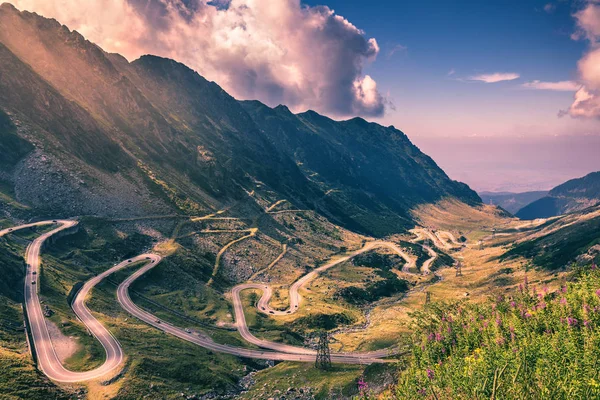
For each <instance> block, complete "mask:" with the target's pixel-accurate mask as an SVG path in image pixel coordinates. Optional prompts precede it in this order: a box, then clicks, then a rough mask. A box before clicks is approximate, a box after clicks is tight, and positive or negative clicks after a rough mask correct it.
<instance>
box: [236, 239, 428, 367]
mask: <svg viewBox="0 0 600 400" xmlns="http://www.w3.org/2000/svg"><path fill="white" fill-rule="evenodd" d="M381 247H384V248H388V249H390V250H392V251H394V252H395V253H397V254H398V255H400V256H401V257H402V258H404V259H405V260H406V264H405V266H404V268H403V271H405V272H406V271H408V270H409V269H410V268H413V267H414V266H415V262H416V260H415V258H414V257H411V256H409V255H408V254H407V253H405V252H404V251H403V250H402V249H401V248H400V247H399V246H397V245H396V244H394V243H391V242H382V241H376V242H369V243H366V244H365V245H364V246H363V247H362V248H360V249H359V250H356V251H354V252H352V253H350V254H347V255H345V256H342V257H338V258H336V259H334V260H331V261H329V262H328V263H326V264H324V265H322V266H321V267H319V268H316V269H314V270H313V271H311V272H309V273H308V274H306V275H304V276H303V277H301V278H300V279H298V280H297V281H296V282H294V283H293V284H292V286H291V287H290V293H289V301H290V306H289V307H288V309H286V310H283V311H280V310H275V309H273V308H272V307H270V306H269V301H270V300H271V297H272V296H273V289H272V288H271V287H270V286H268V285H265V284H260V283H244V284H241V285H237V286H235V287H234V288H233V289H232V291H231V294H232V300H233V309H234V312H235V321H236V326H237V329H238V331H239V332H240V335H241V336H242V338H243V339H244V340H246V341H247V342H249V343H252V344H254V345H256V346H259V347H263V348H267V349H271V350H276V351H282V352H286V353H294V354H313V355H314V354H316V352H315V351H314V350H312V349H308V348H305V347H297V346H291V345H287V344H283V343H277V342H271V341H268V340H263V339H259V338H257V337H256V336H254V335H253V334H252V333H251V332H250V329H249V328H248V325H247V323H246V317H245V315H244V307H243V305H242V301H241V297H240V293H241V292H242V291H243V290H246V289H258V290H261V291H262V292H263V294H262V296H261V298H260V299H259V300H258V303H257V308H258V311H260V312H262V313H264V314H267V315H288V314H293V313H295V312H296V311H298V308H299V306H300V301H301V296H300V293H299V290H300V288H302V287H303V286H304V285H306V284H307V283H308V282H310V281H312V280H313V279H315V278H316V277H317V276H318V275H319V274H320V273H322V272H324V271H326V270H327V269H329V268H331V267H333V266H336V265H338V264H341V263H343V262H345V261H348V260H350V259H352V258H354V257H356V256H358V255H359V254H363V253H365V252H368V251H371V250H373V249H376V248H381ZM395 353H396V351H395V350H394V349H382V350H376V351H371V352H364V353H337V354H339V355H342V354H343V355H344V356H345V357H357V358H359V359H360V358H365V357H368V358H372V357H374V358H382V357H388V356H390V355H393V354H395ZM333 354H335V353H332V357H333Z"/></svg>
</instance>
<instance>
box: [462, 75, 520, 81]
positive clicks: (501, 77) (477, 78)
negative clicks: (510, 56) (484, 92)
mask: <svg viewBox="0 0 600 400" xmlns="http://www.w3.org/2000/svg"><path fill="white" fill-rule="evenodd" d="M520 76H521V75H519V74H517V73H514V72H494V73H492V74H481V75H474V76H471V77H469V78H467V79H468V80H470V81H480V82H485V83H497V82H503V81H513V80H515V79H519V77H520Z"/></svg>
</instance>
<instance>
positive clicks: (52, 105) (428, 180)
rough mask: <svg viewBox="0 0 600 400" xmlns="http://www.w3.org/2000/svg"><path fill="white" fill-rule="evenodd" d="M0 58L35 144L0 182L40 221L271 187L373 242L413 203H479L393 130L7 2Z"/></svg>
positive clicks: (193, 202) (404, 221) (200, 204)
mask: <svg viewBox="0 0 600 400" xmlns="http://www.w3.org/2000/svg"><path fill="white" fill-rule="evenodd" d="M16 31H18V32H19V35H15V34H13V33H14V32H16ZM0 51H2V52H3V53H5V54H6V55H5V56H4V57H2V60H0V67H1V69H2V71H4V73H0V89H1V90H0V91H1V92H3V93H4V96H1V95H0V109H1V110H3V111H4V112H5V113H10V115H11V118H12V119H14V120H16V121H19V124H21V127H20V128H19V129H18V130H17V135H18V136H19V137H20V138H21V139H24V140H27V141H29V142H30V143H34V145H35V150H33V151H32V152H31V153H30V154H29V155H28V156H25V157H23V158H22V159H21V160H20V161H19V162H18V163H17V164H18V165H20V166H21V167H19V168H17V167H14V168H12V169H11V168H6V170H5V171H3V172H2V174H3V176H4V178H3V179H4V180H5V181H9V182H11V184H13V185H14V189H15V193H16V196H17V198H18V200H19V201H21V202H24V203H27V204H31V205H33V206H34V207H36V208H40V209H44V210H46V211H45V212H46V213H50V211H52V212H56V213H59V214H60V215H74V214H97V215H103V216H123V215H125V214H129V213H131V214H132V215H148V214H157V213H173V212H179V213H184V214H198V213H200V212H204V211H211V210H216V209H221V208H223V207H227V206H228V205H231V204H233V203H236V202H240V201H242V202H250V203H254V204H255V206H256V202H257V201H258V200H257V197H256V196H258V197H260V196H265V195H266V194H267V193H271V194H270V195H269V196H271V195H273V194H276V197H278V198H280V199H287V200H288V201H290V202H291V203H292V204H294V205H295V206H296V207H298V208H305V209H312V210H316V211H318V212H319V213H321V214H323V215H324V216H326V217H327V218H328V219H330V220H331V221H332V222H334V223H337V224H340V225H343V226H345V227H349V228H351V229H353V230H356V231H359V232H363V233H368V234H373V235H377V236H383V235H387V234H390V233H394V232H398V231H402V230H405V229H407V228H410V227H412V226H411V225H413V224H414V221H413V219H412V216H411V215H410V209H411V208H413V207H415V206H417V205H419V204H423V203H429V202H436V201H439V200H441V199H443V198H445V197H454V198H457V199H459V200H461V201H464V202H466V203H468V204H472V205H477V204H480V199H479V197H478V196H477V194H476V193H475V192H473V191H472V190H470V189H469V188H468V186H466V185H465V184H462V183H459V182H456V181H453V180H451V179H450V178H449V177H448V176H447V175H446V174H445V173H444V172H443V171H442V170H441V169H440V168H439V167H438V166H437V164H436V163H435V162H434V161H433V160H432V159H431V158H430V157H428V156H427V155H425V154H423V153H422V152H421V151H420V150H419V149H418V148H417V147H416V146H415V145H414V144H412V143H411V142H410V140H409V139H408V137H407V136H406V135H405V134H404V133H403V132H401V131H399V130H397V129H395V128H394V127H387V128H386V127H383V126H381V125H379V124H376V123H373V122H368V121H366V120H364V119H362V118H358V117H356V118H351V119H348V120H345V121H335V120H333V119H331V118H328V117H326V116H322V115H320V114H318V113H316V112H314V111H311V110H308V111H306V112H304V113H299V114H293V113H292V112H291V111H290V110H289V108H288V107H287V106H285V105H280V106H277V107H275V108H270V107H268V106H266V105H264V104H262V103H260V102H258V101H238V100H236V99H235V98H233V97H232V96H230V95H229V94H228V93H227V92H225V91H224V90H223V89H222V88H221V87H220V86H219V85H218V84H216V83H214V82H211V81H209V80H207V79H206V78H204V77H202V76H201V75H199V74H198V73H197V72H195V71H194V70H192V69H191V68H189V67H187V66H185V65H184V64H181V63H179V62H177V61H175V60H170V59H167V58H162V57H157V56H153V55H144V56H142V57H140V58H138V59H136V60H134V61H132V62H129V61H127V60H126V59H125V58H124V57H122V56H120V55H118V54H115V53H107V52H105V51H104V50H102V49H101V48H100V47H99V46H97V45H95V44H93V43H92V42H89V41H88V40H86V39H85V38H84V37H83V36H82V35H80V34H79V33H77V32H76V31H71V30H69V29H68V28H67V27H66V26H64V25H61V24H60V23H59V22H57V21H55V20H51V19H47V18H44V17H42V16H39V15H37V14H35V13H30V12H26V11H23V12H21V11H18V10H17V9H16V8H14V7H13V6H12V5H8V4H7V3H4V4H2V5H1V6H0ZM15 76H21V78H20V79H15V78H14V77H15ZM24 93H26V94H27V95H26V96H23V94H24ZM49 96H51V97H49ZM24 101H26V102H24ZM65 113H66V114H65ZM59 128H60V129H59ZM41 160H43V161H41ZM44 163H45V164H44ZM41 165H46V167H45V168H42V167H41ZM57 171H58V172H57ZM52 177H54V178H52ZM48 181H50V182H52V186H50V187H49V185H40V184H33V182H38V183H39V182H48ZM119 188H121V190H120V191H119ZM57 190H58V192H60V193H61V197H62V198H63V199H56V198H55V196H53V193H54V192H55V191H57ZM257 190H258V192H256V191H257ZM119 192H120V193H119ZM64 199H67V201H64ZM129 203H130V204H132V205H131V206H127V204H129ZM255 206H253V207H255Z"/></svg>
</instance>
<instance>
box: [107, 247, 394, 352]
mask: <svg viewBox="0 0 600 400" xmlns="http://www.w3.org/2000/svg"><path fill="white" fill-rule="evenodd" d="M147 257H149V258H151V262H150V263H148V264H146V265H144V266H143V267H141V268H139V269H138V270H137V271H135V272H134V273H133V274H131V275H130V276H129V277H128V278H127V279H126V280H125V281H123V283H121V284H120V285H119V287H118V288H117V300H118V301H119V304H121V306H122V307H123V308H124V309H125V310H126V311H127V312H128V313H130V314H131V315H133V316H134V317H136V318H138V319H139V320H141V321H143V322H145V323H147V324H148V325H151V326H153V327H155V328H156V329H159V330H161V331H163V332H165V333H168V334H170V335H173V336H176V337H178V338H180V339H183V340H185V341H188V342H191V343H194V344H197V345H198V346H201V347H204V348H206V349H208V350H212V351H216V352H220V353H226V354H232V355H235V356H239V357H248V358H259V359H265V360H278V361H303V362H314V361H315V355H316V353H314V352H311V351H305V352H304V353H293V352H290V353H288V352H284V351H265V350H255V349H245V348H242V347H235V346H230V345H225V344H219V343H215V342H214V341H213V340H212V339H210V338H208V337H206V336H204V335H199V334H197V333H194V332H192V331H191V330H190V331H188V330H185V329H182V328H179V327H177V326H174V325H171V324H169V323H167V322H165V321H162V320H161V319H159V318H158V317H156V316H155V315H152V314H151V313H149V312H148V311H146V310H143V309H142V308H140V307H138V306H137V305H136V304H135V303H134V302H133V301H132V300H131V297H130V296H129V287H130V286H131V284H132V283H133V282H134V281H135V280H137V279H138V278H140V277H141V276H142V275H144V274H145V273H146V272H148V271H149V270H150V269H152V268H154V267H155V266H156V265H157V264H158V263H159V262H160V260H161V258H160V256H158V255H156V254H143V255H141V256H138V257H136V258H135V259H133V260H134V261H136V260H138V259H142V260H143V259H145V258H147ZM282 346H284V347H285V346H287V345H282ZM290 347H293V346H290ZM305 350H310V349H305ZM387 355H388V354H387V353H386V356H387ZM380 357H381V356H380ZM331 361H332V362H334V363H344V364H372V363H383V362H390V360H382V359H380V358H378V357H377V356H373V355H371V354H370V353H365V354H350V353H348V354H345V353H338V354H335V353H333V354H331Z"/></svg>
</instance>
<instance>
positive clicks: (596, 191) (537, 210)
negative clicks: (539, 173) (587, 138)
mask: <svg viewBox="0 0 600 400" xmlns="http://www.w3.org/2000/svg"><path fill="white" fill-rule="evenodd" d="M599 203H600V172H592V173H591V174H588V175H586V176H584V177H583V178H578V179H571V180H570V181H567V182H565V183H563V184H562V185H559V186H557V187H555V188H554V189H552V190H551V191H550V192H549V193H548V195H547V196H545V197H542V198H541V199H539V200H537V201H534V202H533V203H531V204H528V205H527V206H525V207H523V208H522V209H521V210H519V212H517V214H516V215H517V216H518V217H519V218H522V219H535V218H547V217H553V216H556V215H562V214H567V213H571V212H575V211H580V210H583V209H585V208H588V207H592V206H594V205H597V204H599Z"/></svg>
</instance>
